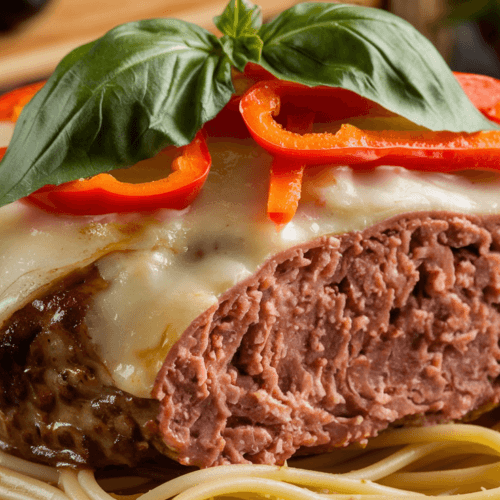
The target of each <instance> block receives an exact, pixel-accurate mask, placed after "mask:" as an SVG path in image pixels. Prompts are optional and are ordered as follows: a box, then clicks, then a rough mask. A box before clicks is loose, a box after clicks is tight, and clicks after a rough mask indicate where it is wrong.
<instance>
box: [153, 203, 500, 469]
mask: <svg viewBox="0 0 500 500" xmlns="http://www.w3.org/2000/svg"><path fill="white" fill-rule="evenodd" d="M499 251H500V217H499V216H484V217H476V216H463V215H457V214H451V213H445V212H428V213H418V214H407V215H403V216H398V217H395V218H392V219H390V220H387V221H385V222H383V223H381V224H378V225H376V226H374V227H371V228H369V229H367V230H365V231H362V232H356V233H349V234H344V235H340V236H338V237H323V238H320V239H319V240H316V241H313V242H310V243H307V244H304V245H300V246H298V247H295V248H293V249H290V250H287V251H285V252H282V253H280V254H278V255H277V256H275V257H273V258H271V259H270V260H268V261H267V262H266V263H265V264H264V266H263V267H262V268H261V269H260V270H259V271H258V272H257V273H256V274H255V275H253V276H252V277H251V278H249V279H247V280H245V281H244V282H242V283H240V284H238V285H237V286H235V287H233V288H232V289H231V290H229V291H228V292H227V293H225V294H224V295H223V296H222V297H221V299H220V301H219V304H218V305H216V306H214V307H213V308H211V309H210V310H208V311H207V312H206V313H205V314H203V315H201V316H200V317H199V318H197V319H196V320H195V321H194V322H193V323H192V324H191V326H190V327H189V328H188V330H187V331H186V332H185V333H184V334H183V336H182V337H181V339H180V340H179V341H178V342H177V344H176V345H175V346H174V347H173V348H172V350H171V351H170V353H169V354H168V356H167V359H166V361H165V364H164V366H163V368H162V370H161V372H160V373H159V375H158V378H157V381H156V385H155V390H154V395H155V396H156V397H158V398H159V399H160V400H161V410H160V417H159V419H160V430H161V432H162V434H163V438H164V440H165V442H166V444H167V446H168V447H169V448H170V449H171V450H174V452H175V454H176V455H177V458H178V460H180V461H181V462H182V463H185V464H196V465H199V466H203V467H206V466H211V465H217V464H225V463H245V462H254V463H283V461H284V460H285V459H287V458H289V457H290V456H291V455H293V454H294V453H296V452H299V453H315V452H320V451H326V450H329V449H331V448H333V447H339V446H345V445H347V444H349V443H352V442H355V441H365V440H366V439H367V438H368V437H371V436H374V435H376V434H377V433H378V432H379V431H380V430H382V429H385V428H387V427H388V426H389V425H390V424H392V423H394V422H397V421H399V420H400V419H406V420H408V419H409V420H412V421H417V422H421V423H423V422H427V423H439V422H445V421H450V420H454V419H461V418H463V417H464V416H466V415H467V414H469V413H470V412H471V411H474V410H477V409H481V408H485V407H487V406H489V405H494V404H497V403H498V402H499V400H500V384H499V375H500V366H499V362H500V349H499V337H500V314H499V303H500V253H499ZM420 417H421V418H420Z"/></svg>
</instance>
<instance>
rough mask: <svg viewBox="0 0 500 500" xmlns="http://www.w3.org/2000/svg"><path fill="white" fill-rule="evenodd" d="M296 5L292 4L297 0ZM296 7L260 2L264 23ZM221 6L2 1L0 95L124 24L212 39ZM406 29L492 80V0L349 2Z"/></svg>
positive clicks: (495, 24)
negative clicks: (393, 17)
mask: <svg viewBox="0 0 500 500" xmlns="http://www.w3.org/2000/svg"><path fill="white" fill-rule="evenodd" d="M297 1H298V0H297ZM297 1H296V0H260V2H258V3H259V4H260V5H261V6H262V9H263V13H264V19H271V18H272V17H273V16H274V15H276V14H277V13H278V12H280V11H281V10H283V9H285V8H287V7H291V6H292V5H293V4H294V3H297ZM226 2H227V0H3V1H2V4H3V5H5V4H7V6H4V7H0V92H2V91H5V90H9V89H11V88H14V87H16V86H19V85H23V84H26V83H30V82H32V81H37V80H40V79H43V78H46V77H47V76H48V75H49V74H50V73H51V72H52V70H53V69H54V67H55V66H56V64H57V63H58V61H59V60H60V59H61V58H62V57H63V56H64V55H66V54H67V53H68V52H69V51H70V50H72V49H73V48H75V47H77V46H78V45H81V44H83V43H86V42H89V41H91V40H94V39H95V38H97V37H99V36H101V35H102V34H104V33H105V32H106V31H108V30H109V29H111V28H112V27H114V26H116V25H117V24H121V23H124V22H127V21H132V20H137V19H144V18H151V17H177V18H180V19H184V20H187V21H191V22H194V23H196V24H199V25H200V26H203V27H205V28H207V29H209V30H211V31H214V32H215V28H214V26H213V23H212V18H213V17H214V16H215V15H217V14H219V13H220V12H221V11H222V10H223V8H224V7H225V4H226ZM344 3H355V4H359V5H365V6H368V7H375V8H381V9H386V10H389V11H391V12H393V13H395V14H397V15H399V16H401V17H403V18H404V19H407V20H408V21H410V22H411V23H412V24H413V25H414V26H415V27H416V28H417V29H418V30H420V31H421V32H422V33H423V34H424V35H425V36H427V38H429V39H430V40H431V41H432V42H433V43H434V45H436V47H437V48H438V50H439V51H440V52H441V54H442V55H443V57H444V58H445V59H446V61H447V62H448V63H449V65H450V66H451V68H452V69H453V70H456V71H464V72H475V73H482V74H487V75H490V76H495V77H498V78H500V62H499V61H500V59H499V56H500V0H351V1H346V2H344Z"/></svg>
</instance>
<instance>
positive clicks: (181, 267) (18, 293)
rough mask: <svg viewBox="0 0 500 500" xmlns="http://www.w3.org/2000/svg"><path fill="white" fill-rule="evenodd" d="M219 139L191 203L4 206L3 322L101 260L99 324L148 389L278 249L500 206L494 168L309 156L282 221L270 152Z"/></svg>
mask: <svg viewBox="0 0 500 500" xmlns="http://www.w3.org/2000/svg"><path fill="white" fill-rule="evenodd" d="M210 150H211V154H212V159H213V165H212V169H211V172H210V175H209V178H208V180H207V183H206V184H205V186H204V188H203V191H202V194H201V195H200V196H199V197H198V198H197V199H196V200H195V201H194V203H193V204H192V205H191V206H190V207H188V208H187V209H185V210H183V211H175V210H160V211H158V212H155V213H153V214H142V215H141V214H129V215H117V214H112V215H106V216H99V217H67V216H57V215H51V214H49V213H46V212H43V211H41V210H39V209H37V208H36V207H33V206H31V205H29V204H27V203H24V202H16V203H13V204H11V205H8V206H6V207H3V208H1V209H0V323H1V322H2V321H3V320H5V319H6V318H7V317H8V316H9V315H10V314H11V313H12V312H13V311H14V310H15V309H18V308H19V307H21V306H22V305H23V304H24V303H26V301H27V300H28V298H29V297H30V296H32V295H33V294H40V289H43V286H44V285H46V284H47V283H50V282H52V281H53V280H55V279H57V278H58V277H60V276H63V275H64V274H66V273H68V272H70V271H71V270H73V269H76V268H78V267H83V266H85V265H87V264H89V263H91V262H94V261H95V262H96V264H97V266H98V268H99V271H100V273H101V275H102V276H103V278H104V279H106V280H107V282H108V283H109V286H108V287H107V288H106V289H105V290H104V291H102V292H100V293H98V294H97V295H96V296H95V297H94V300H93V302H92V305H91V307H90V310H89V312H88V314H87V317H86V322H87V325H88V329H89V334H90V336H91V337H92V339H93V341H94V343H95V345H96V348H97V350H98V352H99V353H100V355H101V357H102V359H103V361H104V363H105V365H106V366H107V368H108V369H109V371H110V373H111V374H112V376H113V378H114V381H115V383H116V385H117V386H118V387H119V388H120V389H123V390H125V391H128V392H130V393H132V394H135V395H137V396H142V397H147V396H149V395H150V391H151V389H152V386H153V383H154V379H155V376H156V374H157V372H158V370H159V369H160V367H161V364H162V363H163V360H164V358H165V355H166V353H167V352H168V350H169V348H170V346H171V345H172V344H173V343H174V342H175V341H176V340H177V339H178V337H179V336H180V335H181V334H182V332H183V331H184V330H185V329H186V327H187V326H188V325H189V324H190V323H191V322H192V321H193V320H194V319H195V318H196V317H197V316H198V315H199V314H201V313H202V312H203V311H205V310H206V309H207V308H208V307H209V306H211V305H212V304H214V303H216V302H217V300H218V297H219V296H220V295H221V294H222V293H223V292H225V291H226V290H228V289H229V288H230V287H231V286H233V285H234V284H236V283H237V282H239V281H241V280H242V279H244V278H245V277H247V276H249V275H250V274H252V273H254V272H255V271H256V270H257V268H258V267H259V266H260V265H261V264H262V263H263V262H264V261H265V259H266V258H267V257H269V256H271V255H273V254H275V253H276V252H278V251H280V250H283V249H286V248H289V247H290V246H293V245H296V244H298V243H301V242H304V241H307V240H310V239H313V238H316V237H318V236H320V235H324V234H332V233H333V234H335V233H342V232H347V231H352V230H361V229H364V228H366V227H368V226H370V225H372V224H374V223H376V222H379V221H381V220H383V219H386V218H388V217H390V216H393V215H397V214H401V213H405V212H412V211H420V210H450V211H456V212H463V213H472V214H491V213H499V211H500V210H499V205H498V203H499V201H500V176H499V175H498V174H496V173H491V172H478V171H475V172H468V173H466V174H463V175H448V174H439V173H425V172H410V171H407V170H405V169H403V168H399V167H379V168H377V169H374V170H372V171H367V172H355V171H353V170H351V169H350V168H348V167H337V168H331V167H330V168H329V167H321V168H320V167H314V168H312V167H311V168H309V169H308V170H307V172H306V175H305V178H304V184H303V191H302V199H301V202H300V206H299V210H298V212H297V214H296V216H295V217H294V219H293V221H292V222H291V223H289V224H288V225H287V226H286V227H285V228H284V229H283V230H282V231H281V232H279V231H277V229H276V227H275V226H274V224H273V223H271V222H270V221H269V220H268V219H267V216H266V212H265V211H266V196H267V183H268V172H269V166H270V162H271V158H270V157H269V155H267V153H265V152H264V151H262V150H261V149H260V148H258V147H256V146H255V144H254V143H253V141H251V140H248V141H231V142H228V141H223V140H212V141H211V142H210ZM135 168H136V167H134V169H135ZM164 168H165V166H164V164H163V163H159V164H155V165H153V166H152V170H160V171H161V170H164ZM134 169H132V170H129V171H127V172H125V173H124V174H122V176H123V175H125V176H129V175H133V174H134V172H137V170H134ZM156 174H158V172H156ZM141 175H143V174H142V173H141ZM161 175H164V174H161Z"/></svg>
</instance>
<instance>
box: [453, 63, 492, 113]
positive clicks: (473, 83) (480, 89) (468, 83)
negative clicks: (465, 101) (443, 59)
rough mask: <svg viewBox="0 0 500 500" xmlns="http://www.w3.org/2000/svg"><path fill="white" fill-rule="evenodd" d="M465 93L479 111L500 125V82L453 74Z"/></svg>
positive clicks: (480, 76) (480, 77) (490, 78)
mask: <svg viewBox="0 0 500 500" xmlns="http://www.w3.org/2000/svg"><path fill="white" fill-rule="evenodd" d="M453 74H454V75H455V78H456V79H457V80H458V83H460V85H461V86H462V89H463V91H464V92H465V93H466V94H467V96H468V97H469V99H470V100H471V101H472V103H473V104H474V106H476V108H477V109H479V111H481V112H482V113H483V114H484V115H485V116H486V117H487V118H489V119H490V120H492V121H494V122H497V123H500V80H497V79H496V78H492V77H491V76H485V75H475V74H472V73H453Z"/></svg>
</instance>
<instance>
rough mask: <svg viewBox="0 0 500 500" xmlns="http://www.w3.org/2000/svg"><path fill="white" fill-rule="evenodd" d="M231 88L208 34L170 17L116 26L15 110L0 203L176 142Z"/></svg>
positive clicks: (1, 168)
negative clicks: (16, 118)
mask: <svg viewBox="0 0 500 500" xmlns="http://www.w3.org/2000/svg"><path fill="white" fill-rule="evenodd" d="M233 91H234V88H233V85H232V81H231V63H230V61H229V59H228V58H227V57H226V56H224V55H223V52H222V49H221V46H220V43H219V41H218V39H217V38H216V37H215V36H214V35H212V34H210V33H209V32H208V31H206V30H204V29H202V28H200V27H198V26H196V25H193V24H190V23H186V22H183V21H178V20H173V19H157V20H148V21H139V22H133V23H128V24H125V25H122V26H119V27H117V28H115V29H113V30H111V31H110V32H108V33H107V34H106V35H104V36H103V37H102V38H100V39H99V40H97V41H95V42H92V43H90V44H87V45H84V46H83V47H80V48H78V49H76V50H75V51H73V52H71V53H70V54H69V55H68V56H66V57H65V58H64V59H63V61H62V62H61V63H60V65H59V66H58V67H57V69H56V70H55V72H54V74H53V75H52V76H51V78H50V79H49V81H48V82H47V83H46V85H45V86H44V87H43V88H42V90H41V91H40V92H38V94H37V95H36V96H35V97H34V98H33V99H32V100H31V101H30V103H29V104H28V105H27V106H26V107H25V109H24V110H23V112H22V113H21V116H20V119H19V122H18V124H17V125H16V128H15V131H14V135H13V138H12V141H11V144H10V146H9V148H8V150H7V153H6V155H5V157H4V159H3V161H2V162H1V163H0V205H3V204H6V203H9V202H11V201H14V200H16V199H18V198H21V197H23V196H26V195H28V194H29V193H32V192H33V191H35V190H36V189H38V188H40V187H42V186H43V185H45V184H60V183H62V182H66V181H70V180H74V179H78V178H80V177H88V176H91V175H95V174H98V173H100V172H105V171H108V170H111V169H113V168H119V167H124V166H130V165H132V164H134V163H136V162H138V161H139V160H142V159H145V158H150V157H152V156H154V155H155V154H156V153H158V151H160V150H161V149H162V148H164V147H166V146H168V145H172V144H173V145H176V146H182V145H185V144H187V143H189V142H190V141H191V140H192V139H193V137H194V135H195V133H196V132H197V131H198V130H199V129H200V128H201V127H202V125H203V124H204V123H205V122H207V121H208V120H210V119H212V118H213V117H214V116H216V115H217V113H218V112H219V111H220V110H221V109H222V108H223V107H224V105H225V104H226V103H227V102H228V101H229V99H230V98H231V95H232V93H233Z"/></svg>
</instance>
